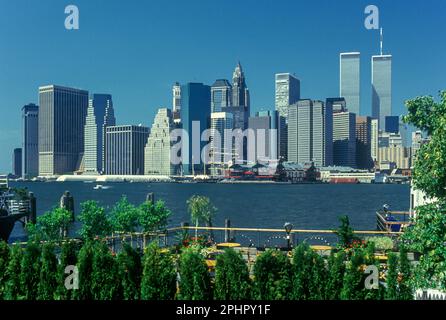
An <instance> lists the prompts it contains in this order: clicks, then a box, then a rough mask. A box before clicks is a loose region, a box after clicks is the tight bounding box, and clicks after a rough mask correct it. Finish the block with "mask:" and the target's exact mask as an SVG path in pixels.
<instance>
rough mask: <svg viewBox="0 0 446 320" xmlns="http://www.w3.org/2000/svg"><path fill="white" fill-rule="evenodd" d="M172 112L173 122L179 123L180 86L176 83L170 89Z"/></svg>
mask: <svg viewBox="0 0 446 320" xmlns="http://www.w3.org/2000/svg"><path fill="white" fill-rule="evenodd" d="M172 110H173V114H172V117H173V121H174V122H175V123H180V122H181V85H180V84H179V83H178V82H176V83H175V84H174V85H173V87H172Z"/></svg>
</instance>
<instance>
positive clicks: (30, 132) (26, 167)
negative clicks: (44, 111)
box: [21, 103, 39, 179]
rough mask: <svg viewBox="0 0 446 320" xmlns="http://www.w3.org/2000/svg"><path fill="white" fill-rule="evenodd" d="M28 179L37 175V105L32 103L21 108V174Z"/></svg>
mask: <svg viewBox="0 0 446 320" xmlns="http://www.w3.org/2000/svg"><path fill="white" fill-rule="evenodd" d="M21 175H22V176H23V178H25V179H30V178H34V177H37V176H38V175H39V107H38V106H37V105H35V104H33V103H30V104H27V105H26V106H24V107H23V108H22V174H21Z"/></svg>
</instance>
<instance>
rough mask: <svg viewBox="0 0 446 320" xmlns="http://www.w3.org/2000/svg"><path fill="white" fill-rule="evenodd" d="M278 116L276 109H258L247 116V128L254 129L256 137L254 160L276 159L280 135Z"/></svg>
mask: <svg viewBox="0 0 446 320" xmlns="http://www.w3.org/2000/svg"><path fill="white" fill-rule="evenodd" d="M280 124H281V123H280V116H279V112H278V111H275V110H274V111H260V112H257V113H256V114H255V116H254V117H250V118H249V128H250V129H252V130H254V132H255V138H256V148H255V152H256V156H255V159H256V160H276V159H278V155H279V153H278V150H279V142H280V135H281V134H282V132H281V129H282V130H283V128H281V127H280Z"/></svg>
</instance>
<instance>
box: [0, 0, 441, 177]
mask: <svg viewBox="0 0 446 320" xmlns="http://www.w3.org/2000/svg"><path fill="white" fill-rule="evenodd" d="M69 4H75V5H77V6H78V8H79V10H80V29H79V30H75V31H68V30H66V29H65V28H64V21H65V17H66V15H65V13H64V9H65V7H66V6H67V5H69ZM369 4H374V5H377V6H378V8H379V9H380V25H381V26H382V27H383V28H384V51H385V53H388V54H392V55H393V112H394V114H401V113H403V112H404V100H406V99H409V98H412V97H415V96H417V95H422V94H430V95H437V92H438V91H439V90H441V89H446V77H445V71H446V32H445V31H444V30H445V29H444V17H445V14H446V1H444V0H424V1H418V0H417V1H412V0H411V1H403V0H392V1H390V0H386V1H377V0H367V1H362V0H337V1H334V0H312V1H307V0H305V1H303V0H289V1H288V0H280V1H275V0H274V1H273V0H225V1H219V2H217V1H209V0H189V1H184V0H182V1H180V0H178V1H165V0H156V1H155V0H151V1H140V0H127V1H122V0H120V1H118V0H70V1H63V0H39V1H36V0H28V1H26V0H14V1H7V0H0V112H1V115H2V118H3V121H2V122H1V135H0V147H1V150H2V152H1V153H0V172H9V171H11V162H12V160H11V159H12V149H13V148H14V147H19V146H20V143H21V137H20V136H21V122H20V119H21V118H20V109H21V107H22V106H23V105H24V104H26V103H28V102H35V103H37V100H38V95H37V88H38V87H39V86H40V85H44V84H52V83H54V84H60V85H66V86H73V87H77V88H83V89H87V90H89V91H90V92H96V93H111V94H112V95H113V100H114V105H115V110H116V116H117V120H118V123H120V124H126V123H128V124H130V123H131V124H138V123H143V124H145V125H150V124H151V123H152V120H153V116H154V114H155V111H156V109H157V108H158V107H160V106H170V105H171V85H172V84H173V83H174V82H175V81H179V82H182V83H185V82H188V81H198V82H204V83H207V84H212V83H213V81H214V80H215V79H217V78H231V76H232V70H233V68H234V67H235V65H236V63H237V61H238V60H240V61H241V63H242V65H243V68H244V70H245V75H246V78H247V83H248V86H249V88H250V91H251V101H252V111H256V110H260V109H270V108H273V106H274V74H275V73H277V72H292V73H296V75H297V76H298V77H299V78H300V79H301V82H302V96H303V97H306V98H314V99H325V97H329V96H337V95H338V92H339V53H340V52H345V51H360V52H361V60H362V61H361V82H362V83H361V90H362V92H361V99H362V101H361V113H362V114H369V113H370V96H371V88H370V68H371V66H370V57H371V55H373V54H378V52H379V32H378V31H375V30H371V31H370V30H366V29H365V28H364V19H365V16H366V15H365V14H364V9H365V7H366V6H367V5H369Z"/></svg>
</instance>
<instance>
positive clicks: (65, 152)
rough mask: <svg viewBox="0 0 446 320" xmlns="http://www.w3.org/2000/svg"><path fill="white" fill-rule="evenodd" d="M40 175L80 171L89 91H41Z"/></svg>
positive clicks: (48, 88)
mask: <svg viewBox="0 0 446 320" xmlns="http://www.w3.org/2000/svg"><path fill="white" fill-rule="evenodd" d="M39 105H40V110H39V175H41V176H52V175H61V174H66V173H72V172H74V171H76V170H78V169H79V168H80V163H81V160H82V153H83V151H84V127H85V119H86V116H87V108H88V91H85V90H79V89H73V88H67V87H61V86H56V85H49V86H44V87H40V88H39Z"/></svg>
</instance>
